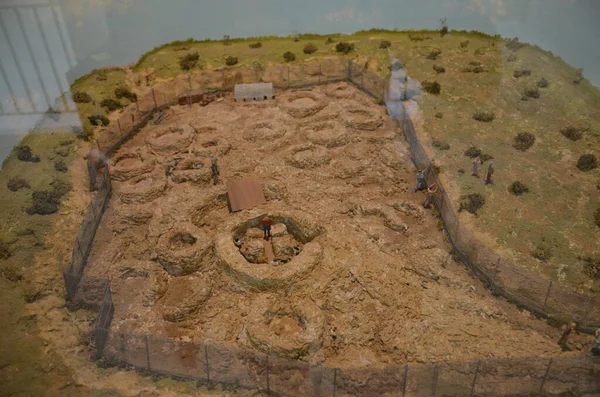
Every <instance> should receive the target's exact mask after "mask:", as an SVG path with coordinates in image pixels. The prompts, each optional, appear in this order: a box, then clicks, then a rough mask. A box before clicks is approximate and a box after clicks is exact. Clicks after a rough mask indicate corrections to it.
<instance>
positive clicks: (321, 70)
mask: <svg viewBox="0 0 600 397" xmlns="http://www.w3.org/2000/svg"><path fill="white" fill-rule="evenodd" d="M322 74H323V68H322V67H321V62H319V85H321V75H322Z"/></svg>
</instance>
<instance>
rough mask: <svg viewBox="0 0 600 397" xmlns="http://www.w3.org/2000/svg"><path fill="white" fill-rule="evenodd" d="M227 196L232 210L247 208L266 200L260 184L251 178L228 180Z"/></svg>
mask: <svg viewBox="0 0 600 397" xmlns="http://www.w3.org/2000/svg"><path fill="white" fill-rule="evenodd" d="M227 197H228V198H229V206H230V208H231V211H232V212H235V211H241V210H247V209H250V208H253V207H256V206H259V205H261V204H264V203H265V201H266V200H265V194H264V193H263V189H262V184H261V183H260V182H258V181H256V180H254V179H252V178H245V179H239V180H236V181H228V182H227Z"/></svg>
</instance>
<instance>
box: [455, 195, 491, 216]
mask: <svg viewBox="0 0 600 397" xmlns="http://www.w3.org/2000/svg"><path fill="white" fill-rule="evenodd" d="M484 204H485V198H484V197H483V196H482V195H481V194H479V193H471V194H467V195H466V196H462V197H461V198H460V205H459V207H458V212H462V211H467V212H469V213H471V214H473V215H477V211H479V210H480V209H481V208H482V207H483V205H484Z"/></svg>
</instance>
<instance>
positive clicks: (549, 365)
mask: <svg viewBox="0 0 600 397" xmlns="http://www.w3.org/2000/svg"><path fill="white" fill-rule="evenodd" d="M552 360H553V358H550V361H548V366H547V367H546V373H545V374H544V378H543V379H542V384H541V385H540V391H539V392H538V394H540V395H541V394H542V390H543V389H544V383H546V378H547V377H548V373H549V372H550V367H551V366H552Z"/></svg>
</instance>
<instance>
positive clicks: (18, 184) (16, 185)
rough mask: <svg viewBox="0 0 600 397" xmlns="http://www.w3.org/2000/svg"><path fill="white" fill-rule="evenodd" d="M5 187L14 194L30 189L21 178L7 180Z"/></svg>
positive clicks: (15, 177)
mask: <svg viewBox="0 0 600 397" xmlns="http://www.w3.org/2000/svg"><path fill="white" fill-rule="evenodd" d="M6 187H7V188H8V190H10V191H11V192H16V191H18V190H21V189H29V188H30V186H29V183H28V182H27V181H26V180H25V179H24V178H21V177H20V176H13V177H12V178H10V179H9V180H8V182H7V183H6Z"/></svg>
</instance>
